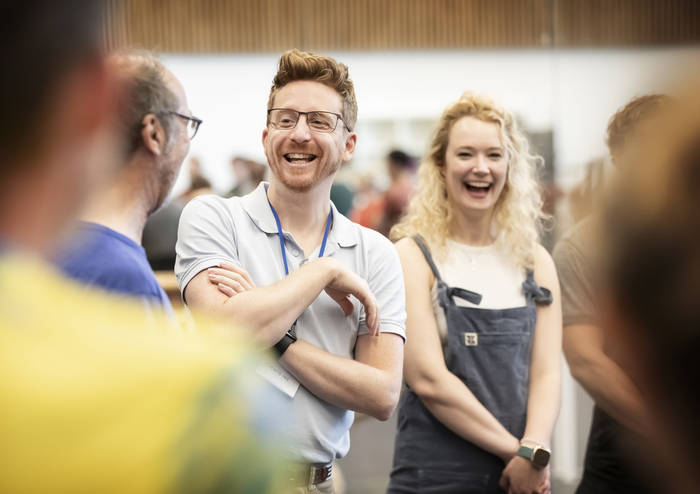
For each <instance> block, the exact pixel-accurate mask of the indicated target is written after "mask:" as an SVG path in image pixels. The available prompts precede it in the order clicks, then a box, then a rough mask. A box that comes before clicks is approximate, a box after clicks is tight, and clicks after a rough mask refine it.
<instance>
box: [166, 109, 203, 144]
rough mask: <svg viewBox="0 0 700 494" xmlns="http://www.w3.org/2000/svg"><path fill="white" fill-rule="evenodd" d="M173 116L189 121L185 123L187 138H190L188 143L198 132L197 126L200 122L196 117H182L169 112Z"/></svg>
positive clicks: (180, 114) (179, 114) (174, 112)
mask: <svg viewBox="0 0 700 494" xmlns="http://www.w3.org/2000/svg"><path fill="white" fill-rule="evenodd" d="M170 113H172V114H173V115H177V116H178V117H182V118H186V119H187V120H189V121H188V122H187V137H189V138H190V141H191V140H192V139H194V136H196V135H197V131H198V130H199V126H200V125H202V120H200V119H199V118H197V117H191V116H189V115H183V114H182V113H178V112H176V111H171V112H170Z"/></svg>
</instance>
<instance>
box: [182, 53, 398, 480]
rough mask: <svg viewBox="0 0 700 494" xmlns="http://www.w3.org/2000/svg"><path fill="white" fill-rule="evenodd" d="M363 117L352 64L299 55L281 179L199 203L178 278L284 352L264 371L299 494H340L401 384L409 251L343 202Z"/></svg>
mask: <svg viewBox="0 0 700 494" xmlns="http://www.w3.org/2000/svg"><path fill="white" fill-rule="evenodd" d="M356 118H357V102H356V100H355V92H354V87H353V84H352V81H351V80H350V79H349V77H348V69H347V67H346V66H345V65H343V64H340V63H338V62H336V61H335V60H333V59H331V58H328V57H323V56H318V55H313V54H310V53H304V52H299V51H298V50H290V51H288V52H287V53H285V54H284V55H283V56H282V58H281V59H280V62H279V69H278V72H277V75H276V76H275V78H274V82H273V86H272V90H271V92H270V97H269V101H268V111H267V125H266V127H265V129H264V130H263V133H262V141H263V146H264V148H265V155H266V156H267V160H268V163H269V165H270V168H271V171H272V174H271V177H270V183H269V184H268V183H262V184H261V185H260V186H259V187H258V188H257V189H256V190H255V191H253V192H252V193H250V194H249V195H247V196H244V197H242V198H236V197H234V198H231V199H221V198H218V197H213V196H205V197H199V198H197V199H195V200H193V201H192V202H190V204H189V205H188V206H187V207H186V208H185V210H184V211H183V214H182V217H181V219H180V230H179V233H178V244H177V254H178V260H177V262H176V265H175V272H176V275H177V277H178V284H179V286H180V290H181V291H182V292H183V296H184V297H185V300H186V302H187V304H188V306H189V307H190V308H192V309H193V311H201V312H204V313H207V314H210V315H218V316H220V317H223V318H225V319H226V320H228V321H230V322H231V323H234V324H236V325H239V326H241V327H246V328H248V329H250V330H251V332H252V334H253V335H254V336H255V338H256V339H257V340H258V341H259V342H260V344H261V345H262V346H264V347H273V348H274V350H275V351H276V353H277V356H278V360H277V361H272V362H266V363H262V364H261V366H260V368H259V372H260V373H261V374H262V375H263V376H265V377H266V379H268V381H270V382H271V384H272V385H274V386H275V387H277V388H279V393H283V394H284V395H286V399H287V402H286V403H287V409H286V410H285V413H286V416H287V418H288V421H287V423H286V431H287V437H288V446H287V452H286V456H287V458H288V459H289V468H288V478H289V480H288V482H289V486H288V487H289V491H293V492H295V493H302V492H321V493H332V492H333V481H332V478H331V463H332V461H333V460H334V459H335V458H341V457H343V456H344V455H345V454H346V453H347V452H348V449H349V447H350V439H349V429H350V426H351V425H352V422H353V418H354V413H353V411H355V412H361V413H364V414H367V415H371V416H373V417H375V418H377V419H379V420H387V419H388V418H389V417H390V416H391V414H392V412H393V411H394V409H395V408H396V405H397V402H398V398H399V391H400V387H401V371H402V363H403V343H404V338H405V318H406V313H405V310H404V309H405V295H404V286H403V275H402V272H401V266H400V263H399V259H398V256H397V254H396V251H395V250H394V247H393V245H392V244H391V243H390V242H389V241H388V240H387V239H385V238H384V237H383V236H381V235H380V234H378V233H377V232H374V231H371V230H368V229H366V228H362V227H360V226H359V225H356V224H354V223H352V222H350V221H349V220H348V219H347V218H345V217H344V216H342V215H340V214H339V213H338V211H337V210H336V208H335V206H334V205H333V204H332V202H331V200H330V190H331V185H332V183H333V178H334V176H335V174H336V172H337V171H338V169H339V167H340V165H341V163H343V162H347V161H349V160H350V159H351V158H352V155H353V152H354V151H355V143H356V141H357V136H356V134H355V133H354V132H353V128H354V125H355V121H356Z"/></svg>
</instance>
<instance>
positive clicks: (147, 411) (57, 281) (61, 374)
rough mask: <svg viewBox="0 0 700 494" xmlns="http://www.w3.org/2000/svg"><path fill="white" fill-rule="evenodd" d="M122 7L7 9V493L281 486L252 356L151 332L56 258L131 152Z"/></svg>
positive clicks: (0, 418)
mask: <svg viewBox="0 0 700 494" xmlns="http://www.w3.org/2000/svg"><path fill="white" fill-rule="evenodd" d="M106 3H107V2H100V1H96V0H64V1H61V2H58V1H55V0H34V1H26V0H16V1H4V2H2V3H1V4H0V46H2V47H3V49H2V50H0V67H2V70H3V77H0V108H2V109H3V112H4V115H5V116H6V118H3V119H1V120H0V206H1V207H0V396H2V400H3V403H2V406H1V407H0V444H2V447H1V448H0V492H8V493H9V492H12V493H35V492H52V493H66V494H68V493H76V492H99V493H126V492H128V493H131V494H134V493H165V492H189V493H205V492H248V493H259V492H271V491H274V487H273V485H272V484H273V482H274V468H273V466H272V465H273V464H272V463H271V461H272V459H271V457H270V456H269V451H268V450H266V449H265V447H264V445H263V441H261V437H263V436H262V429H261V427H262V426H264V424H262V423H259V421H257V419H255V418H254V417H256V416H258V415H257V413H256V412H258V411H257V410H254V409H253V406H252V405H251V404H252V403H253V402H254V401H253V399H254V398H255V397H256V395H255V391H254V390H255V389H256V387H255V385H254V384H253V382H252V381H251V380H250V379H249V374H248V372H247V370H248V361H249V360H250V359H251V351H250V349H249V348H248V346H247V345H246V344H243V343H237V344H234V343H233V342H229V343H220V344H219V346H220V348H215V347H214V346H213V345H212V344H209V343H207V342H206V341H205V340H204V339H197V340H193V339H190V338H185V337H182V338H174V337H172V336H163V335H158V334H154V333H152V332H149V331H148V329H149V328H148V326H147V325H146V324H145V320H144V318H143V314H142V311H141V309H140V308H139V307H138V305H135V304H133V303H127V302H124V301H119V300H114V299H112V298H110V297H107V296H106V295H104V294H101V293H93V292H89V291H86V290H84V289H79V288H78V287H76V286H75V284H74V283H73V282H70V281H68V280H65V279H64V278H63V277H62V276H59V274H58V273H57V272H55V271H54V269H53V268H52V267H51V265H50V264H49V263H48V262H47V261H46V258H47V257H48V256H49V255H50V254H52V253H53V252H54V250H55V248H56V244H57V242H58V240H59V239H60V238H61V236H62V235H65V232H66V226H67V225H68V224H69V222H70V221H71V220H72V219H73V218H74V216H75V215H76V213H77V212H78V211H79V209H80V207H81V206H82V205H83V203H84V201H85V199H86V197H87V195H88V193H89V192H91V191H92V192H94V191H97V190H101V188H100V182H102V181H105V180H109V178H110V171H112V169H113V168H115V167H116V166H117V165H118V163H119V162H121V161H123V160H124V156H125V155H124V152H125V151H126V150H125V149H123V148H124V147H125V146H124V142H123V141H122V139H120V137H122V133H121V132H119V129H118V125H117V121H116V119H115V118H114V116H115V115H117V113H118V108H119V107H120V98H121V97H122V96H128V92H124V91H128V88H124V87H123V86H122V85H121V83H122V81H121V80H118V79H119V78H115V77H114V72H113V66H112V65H110V64H109V63H108V61H107V58H106V57H105V55H104V53H103V52H102V50H101V49H100V41H101V40H102V39H103V33H102V32H101V26H103V20H104V18H105V12H104V7H105V4H106ZM254 360H255V361H256V365H257V357H255V359H254Z"/></svg>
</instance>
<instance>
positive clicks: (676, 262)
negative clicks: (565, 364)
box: [598, 84, 700, 494]
mask: <svg viewBox="0 0 700 494" xmlns="http://www.w3.org/2000/svg"><path fill="white" fill-rule="evenodd" d="M676 102H680V103H681V104H676ZM699 115H700V85H698V84H695V85H694V86H693V87H692V91H691V92H690V93H688V94H685V95H681V96H680V97H679V98H678V99H677V100H676V98H675V97H674V102H673V103H672V104H671V105H668V107H667V108H665V109H664V110H662V112H661V114H660V117H658V118H654V119H653V121H652V122H651V126H650V127H649V128H648V129H647V130H648V132H646V133H645V136H644V137H643V138H641V139H638V140H637V141H636V142H637V145H636V146H635V149H631V150H630V152H629V154H630V156H629V158H630V161H629V163H628V164H629V165H631V166H627V163H626V164H625V165H624V166H621V167H620V168H621V169H620V177H619V180H618V181H617V182H616V184H615V186H614V187H613V190H612V193H611V194H610V197H609V199H610V202H609V204H608V208H607V209H606V211H605V213H604V219H603V225H604V226H603V233H602V239H603V243H604V252H603V253H602V260H603V263H602V264H603V267H604V268H605V269H604V271H603V279H604V280H603V283H602V286H604V287H605V291H604V293H605V295H606V296H605V297H604V298H603V303H602V304H601V305H602V308H601V317H600V321H601V323H600V324H601V326H602V327H603V329H604V331H605V334H606V336H607V337H608V339H609V340H610V342H611V343H612V344H613V345H614V346H615V347H616V348H618V349H619V350H620V352H619V354H620V356H621V359H622V360H623V361H624V362H625V364H626V366H625V369H626V370H627V369H628V370H629V372H628V374H629V376H630V377H631V379H632V381H633V382H634V386H635V388H634V389H635V390H636V389H639V392H640V393H641V394H642V395H643V396H644V397H645V398H646V403H647V406H646V407H645V409H644V415H645V419H644V420H645V422H643V423H642V424H641V425H643V426H644V427H643V428H641V432H642V434H643V435H644V436H645V439H646V443H644V446H643V447H640V448H638V449H637V451H636V453H637V454H639V455H642V456H643V457H644V458H645V459H646V465H647V469H648V470H651V471H652V472H653V473H655V474H657V475H658V476H659V477H660V479H661V484H660V486H659V489H658V491H659V492H664V493H666V492H673V493H676V494H691V493H697V492H698V486H700V470H698V465H699V464H700V453H699V452H698V444H700V425H699V423H698V417H700V391H699V388H698V383H699V382H700V359H698V355H700V194H698V190H700V117H699ZM615 400H618V398H617V397H615ZM627 413H629V415H630V417H629V418H625V419H624V420H622V421H621V422H622V423H623V424H630V425H631V424H634V422H632V420H630V419H635V417H636V416H637V415H639V414H638V413H637V411H636V410H635V409H632V410H627ZM638 422H639V421H638ZM648 424H650V427H647V425H648ZM598 492H613V491H612V490H607V491H603V490H599V491H598ZM615 492H632V491H631V490H618V491H615ZM637 492H640V491H637Z"/></svg>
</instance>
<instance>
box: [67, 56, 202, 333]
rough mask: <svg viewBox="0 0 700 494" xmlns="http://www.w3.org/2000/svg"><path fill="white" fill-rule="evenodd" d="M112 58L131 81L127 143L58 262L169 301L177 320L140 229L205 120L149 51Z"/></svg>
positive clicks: (123, 116)
mask: <svg viewBox="0 0 700 494" xmlns="http://www.w3.org/2000/svg"><path fill="white" fill-rule="evenodd" d="M110 63H111V64H113V65H114V67H115V72H116V73H117V74H118V76H119V77H120V78H121V79H123V81H122V82H123V83H124V84H125V86H126V87H127V88H128V91H126V92H125V93H124V96H123V101H121V102H120V108H119V120H120V124H121V127H122V128H123V130H124V131H125V132H126V133H127V135H128V143H127V146H128V149H126V156H125V159H124V161H123V163H122V164H121V165H120V168H121V169H120V170H118V173H117V174H116V178H115V180H114V181H112V182H110V183H109V184H108V185H107V186H106V188H105V189H104V190H102V191H99V193H97V194H95V198H94V200H93V201H92V202H91V203H90V204H89V205H88V207H87V208H86V210H85V212H84V213H83V214H82V216H81V220H82V221H81V222H80V223H79V224H78V225H77V226H76V228H75V231H74V233H73V236H72V239H71V241H70V244H69V245H68V246H66V248H65V250H63V251H62V252H61V254H60V255H59V256H58V260H57V262H58V264H59V266H60V267H61V269H62V270H63V271H64V272H65V273H66V274H67V275H68V276H70V277H72V278H75V279H77V280H79V281H80V282H82V283H84V284H86V285H89V286H94V287H99V288H102V289H105V290H108V291H110V292H114V293H117V294H120V295H124V296H129V297H138V298H139V299H140V300H142V301H143V302H144V305H145V307H146V309H147V310H148V311H149V312H152V309H164V310H165V311H166V313H167V314H168V315H169V316H170V319H171V322H172V321H174V320H175V314H174V311H173V308H172V305H171V304H170V300H169V299H168V297H167V295H166V294H165V292H164V290H163V288H162V287H161V286H160V285H159V283H158V281H157V280H156V277H155V274H154V273H153V270H152V269H151V267H150V265H149V264H148V260H147V259H146V252H145V250H144V249H143V247H142V246H141V236H142V232H143V228H144V225H145V224H146V220H147V219H148V217H149V216H150V215H151V214H153V213H155V212H156V211H157V210H158V209H159V208H160V207H161V206H162V205H163V203H164V202H165V200H166V198H167V197H168V194H169V193H170V190H171V189H172V186H173V184H174V183H175V179H176V178H177V175H178V173H179V172H180V168H181V166H182V162H183V160H184V159H185V156H187V153H188V151H189V148H190V140H191V139H192V138H193V137H194V136H195V134H196V133H197V129H198V128H199V125H200V124H201V123H202V121H201V120H199V119H198V118H195V117H193V116H191V112H190V110H189V108H188V106H187V98H186V96H185V91H184V89H183V87H182V85H181V84H180V82H179V81H178V80H177V78H176V77H175V76H174V75H173V74H172V73H171V72H170V71H168V70H167V69H166V68H165V67H164V66H163V65H162V64H161V63H160V62H158V61H157V60H156V59H155V58H154V57H153V56H151V55H150V54H148V53H144V52H130V53H129V52H127V53H121V54H115V55H113V56H112V57H111V60H110ZM159 312H160V311H156V312H154V314H155V313H159ZM173 327H174V328H175V329H178V327H177V326H175V325H173Z"/></svg>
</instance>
